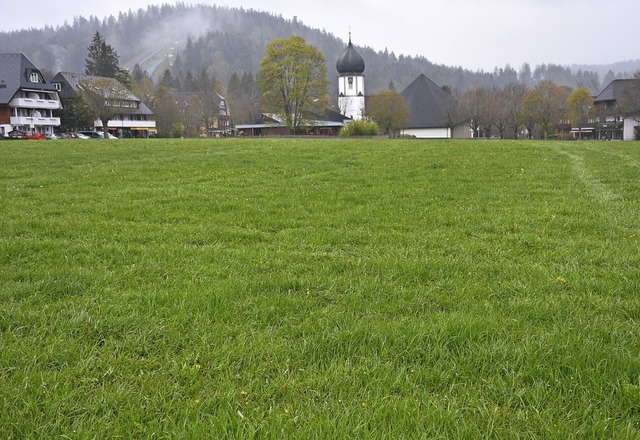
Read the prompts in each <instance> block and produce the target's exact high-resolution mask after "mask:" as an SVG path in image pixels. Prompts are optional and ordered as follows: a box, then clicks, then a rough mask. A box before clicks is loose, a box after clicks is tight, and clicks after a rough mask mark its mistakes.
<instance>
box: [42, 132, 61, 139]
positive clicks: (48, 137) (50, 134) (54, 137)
mask: <svg viewBox="0 0 640 440" xmlns="http://www.w3.org/2000/svg"><path fill="white" fill-rule="evenodd" d="M44 137H46V138H47V139H50V140H56V139H60V138H59V137H58V136H57V135H56V134H55V133H48V134H45V135H44Z"/></svg>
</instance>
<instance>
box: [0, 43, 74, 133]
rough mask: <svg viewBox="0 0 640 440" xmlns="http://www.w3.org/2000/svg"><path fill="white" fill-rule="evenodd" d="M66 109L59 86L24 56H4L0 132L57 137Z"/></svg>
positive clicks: (0, 65)
mask: <svg viewBox="0 0 640 440" xmlns="http://www.w3.org/2000/svg"><path fill="white" fill-rule="evenodd" d="M61 107H62V105H61V102H60V96H59V94H58V90H57V89H56V88H55V86H54V85H53V84H51V83H49V82H47V81H46V80H45V78H44V76H43V75H42V72H40V70H38V69H37V68H36V67H35V66H34V65H33V64H32V63H31V61H29V60H28V59H27V58H26V57H25V56H24V55H23V54H21V53H6V54H0V131H1V133H0V134H2V135H3V136H4V135H6V134H7V133H8V132H9V131H11V130H14V129H17V130H22V131H25V132H27V133H33V132H40V133H42V134H45V135H47V134H53V132H54V131H55V130H57V128H58V127H59V126H60V118H58V117H56V116H54V111H56V110H58V109H60V108H61Z"/></svg>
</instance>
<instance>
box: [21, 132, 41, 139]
mask: <svg viewBox="0 0 640 440" xmlns="http://www.w3.org/2000/svg"><path fill="white" fill-rule="evenodd" d="M46 138H47V137H46V136H45V135H43V134H42V133H40V132H39V131H33V132H31V133H27V134H26V135H25V136H24V137H23V138H22V139H31V140H38V141H42V140H45V139H46Z"/></svg>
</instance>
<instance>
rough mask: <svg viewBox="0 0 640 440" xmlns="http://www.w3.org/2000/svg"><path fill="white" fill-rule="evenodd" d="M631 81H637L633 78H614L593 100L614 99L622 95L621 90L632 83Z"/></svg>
mask: <svg viewBox="0 0 640 440" xmlns="http://www.w3.org/2000/svg"><path fill="white" fill-rule="evenodd" d="M633 81H637V80H634V79H614V80H613V81H611V82H610V83H609V85H608V86H607V87H605V88H604V90H602V92H600V94H599V95H598V96H596V99H594V100H593V102H594V103H595V102H603V101H616V100H618V99H619V98H620V96H621V95H622V91H623V90H624V89H625V87H628V85H629V84H632V83H633Z"/></svg>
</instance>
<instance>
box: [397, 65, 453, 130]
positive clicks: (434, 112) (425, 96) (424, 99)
mask: <svg viewBox="0 0 640 440" xmlns="http://www.w3.org/2000/svg"><path fill="white" fill-rule="evenodd" d="M400 95H402V97H403V98H404V102H405V104H406V106H407V108H408V109H409V124H408V126H407V128H436V127H446V126H447V118H446V112H447V109H448V108H450V107H451V104H452V102H453V99H454V98H453V97H452V96H450V95H448V94H447V93H445V92H444V91H443V90H442V89H441V88H440V87H438V85H437V84H436V83H434V82H433V81H431V80H430V79H429V78H427V77H426V76H425V75H424V74H421V75H420V76H418V77H417V78H416V79H415V80H414V81H413V82H412V83H411V84H409V86H408V87H407V88H406V89H404V90H403V91H402V93H401V94H400Z"/></svg>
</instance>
